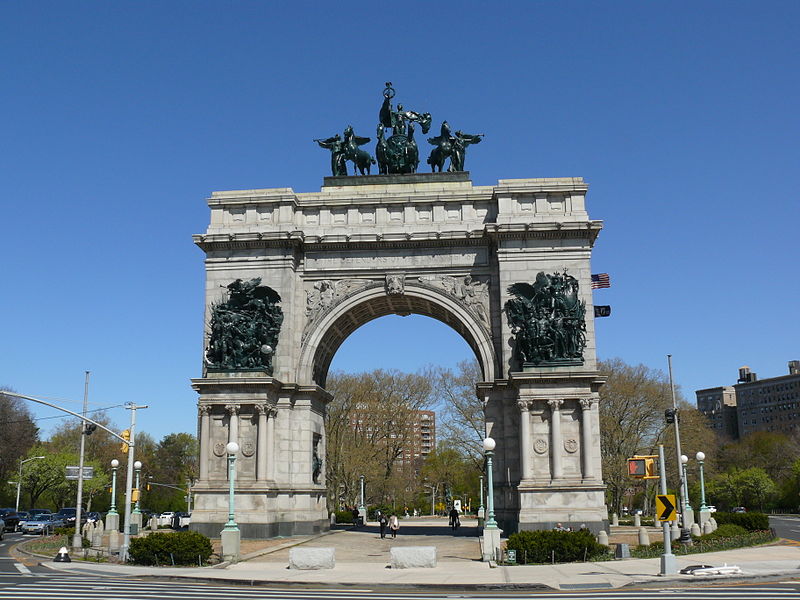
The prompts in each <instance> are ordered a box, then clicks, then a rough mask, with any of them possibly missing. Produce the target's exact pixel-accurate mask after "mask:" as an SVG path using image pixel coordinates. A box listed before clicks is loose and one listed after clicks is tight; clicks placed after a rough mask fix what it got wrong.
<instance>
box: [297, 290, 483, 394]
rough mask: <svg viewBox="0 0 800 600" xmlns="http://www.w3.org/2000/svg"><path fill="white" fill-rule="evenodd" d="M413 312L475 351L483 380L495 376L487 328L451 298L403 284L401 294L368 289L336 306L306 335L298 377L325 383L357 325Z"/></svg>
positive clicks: (320, 384)
mask: <svg viewBox="0 0 800 600" xmlns="http://www.w3.org/2000/svg"><path fill="white" fill-rule="evenodd" d="M412 314H414V315H421V316H425V317H430V318H432V319H435V320H437V321H439V322H441V323H444V324H445V325H447V326H449V327H450V328H452V329H453V330H454V331H455V332H456V333H457V334H458V335H459V336H461V338H463V339H464V341H465V342H466V343H467V345H468V346H469V347H470V348H471V349H472V351H473V352H474V353H475V357H476V359H477V360H478V364H479V365H480V368H481V372H482V373H483V378H484V380H485V381H492V380H493V379H494V373H495V354H494V351H493V347H492V340H491V335H490V333H489V332H488V330H487V329H486V328H485V327H484V326H483V325H482V324H481V323H480V321H479V320H478V319H477V318H476V317H475V316H474V315H473V314H472V313H470V312H469V311H467V310H466V309H464V307H462V306H460V305H458V304H457V303H456V302H454V301H453V300H452V299H449V298H446V297H443V296H442V295H441V294H439V293H438V292H435V291H432V290H429V289H425V288H420V289H414V288H413V287H406V289H405V292H404V293H403V294H396V295H389V294H386V292H385V291H384V290H383V289H378V290H369V291H366V292H362V293H360V294H357V295H355V296H354V297H353V298H351V299H350V300H349V301H347V302H343V303H342V304H341V305H340V306H337V307H335V308H334V310H332V311H331V312H330V313H329V314H328V315H327V316H326V317H325V318H323V319H322V320H321V322H320V323H319V324H318V325H317V327H316V328H315V330H314V331H313V332H312V333H311V335H309V338H308V342H307V345H306V348H305V349H304V352H303V357H302V358H301V364H300V368H301V373H300V376H301V378H302V377H304V376H306V377H308V379H307V380H310V381H312V382H313V383H316V384H317V385H319V386H322V387H325V382H326V380H327V376H328V371H329V369H330V366H331V362H332V361H333V357H334V355H335V354H336V352H337V351H338V350H339V348H340V347H341V345H342V344H343V343H344V341H345V340H346V339H347V338H348V337H349V336H350V335H351V334H352V333H353V332H354V331H355V330H356V329H358V328H359V327H361V326H362V325H364V324H366V323H369V322H370V321H373V320H375V319H378V318H380V317H384V316H387V315H400V316H407V315H412ZM312 352H313V354H312ZM301 380H302V379H301Z"/></svg>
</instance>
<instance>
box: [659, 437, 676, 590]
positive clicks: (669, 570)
mask: <svg viewBox="0 0 800 600" xmlns="http://www.w3.org/2000/svg"><path fill="white" fill-rule="evenodd" d="M658 470H659V475H660V478H659V479H660V487H661V493H662V494H664V495H666V493H667V471H666V469H665V468H664V446H663V445H662V444H659V445H658ZM662 527H663V529H664V554H662V555H661V575H674V574H675V573H677V572H678V562H677V560H676V559H675V555H674V554H673V553H672V536H670V531H669V521H664V523H663V524H662Z"/></svg>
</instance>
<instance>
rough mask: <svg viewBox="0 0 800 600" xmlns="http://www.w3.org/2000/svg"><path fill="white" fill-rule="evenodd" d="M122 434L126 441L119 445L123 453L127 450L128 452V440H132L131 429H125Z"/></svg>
mask: <svg viewBox="0 0 800 600" xmlns="http://www.w3.org/2000/svg"><path fill="white" fill-rule="evenodd" d="M120 435H121V436H122V439H124V440H125V441H124V442H123V443H122V444H120V446H119V449H120V452H122V453H123V454H127V452H128V446H129V444H128V442H129V441H130V440H131V431H130V429H126V430H125V431H123V432H122V433H120Z"/></svg>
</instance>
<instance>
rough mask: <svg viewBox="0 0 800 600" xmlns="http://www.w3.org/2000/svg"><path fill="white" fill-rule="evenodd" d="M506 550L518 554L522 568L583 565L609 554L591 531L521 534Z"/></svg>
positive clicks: (530, 532)
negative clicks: (533, 564) (564, 563)
mask: <svg viewBox="0 0 800 600" xmlns="http://www.w3.org/2000/svg"><path fill="white" fill-rule="evenodd" d="M506 550H516V551H517V562H518V563H519V564H531V563H549V562H560V563H563V562H581V561H584V560H594V559H596V558H599V557H601V556H603V555H605V554H607V553H608V551H609V549H608V546H603V545H601V544H598V543H597V540H596V539H594V536H593V535H592V533H591V532H590V531H544V530H542V531H520V532H519V533H512V534H511V535H510V536H508V543H507V544H506Z"/></svg>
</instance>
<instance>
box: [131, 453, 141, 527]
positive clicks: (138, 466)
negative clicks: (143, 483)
mask: <svg viewBox="0 0 800 600" xmlns="http://www.w3.org/2000/svg"><path fill="white" fill-rule="evenodd" d="M133 469H134V470H135V471H136V506H134V508H133V514H135V515H139V514H141V513H142V511H141V510H139V506H140V504H139V502H140V500H139V499H140V498H141V497H142V490H141V489H140V488H139V476H140V475H141V474H142V463H141V461H138V460H137V461H136V462H135V463H133Z"/></svg>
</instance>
